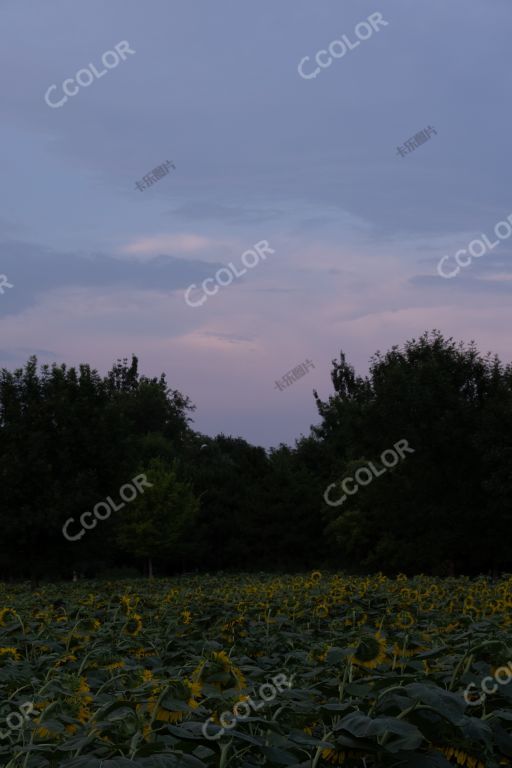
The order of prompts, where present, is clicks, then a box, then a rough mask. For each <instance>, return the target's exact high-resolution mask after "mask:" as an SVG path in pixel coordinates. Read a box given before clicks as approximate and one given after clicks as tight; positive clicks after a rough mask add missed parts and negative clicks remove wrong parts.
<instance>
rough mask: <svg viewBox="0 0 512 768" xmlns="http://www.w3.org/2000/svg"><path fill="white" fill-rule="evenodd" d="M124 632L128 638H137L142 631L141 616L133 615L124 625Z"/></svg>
mask: <svg viewBox="0 0 512 768" xmlns="http://www.w3.org/2000/svg"><path fill="white" fill-rule="evenodd" d="M124 631H125V632H126V634H127V635H130V637H137V635H139V634H140V633H141V631H142V616H141V615H140V614H138V613H134V614H133V615H132V616H130V618H129V619H128V621H127V622H126V624H125V628H124Z"/></svg>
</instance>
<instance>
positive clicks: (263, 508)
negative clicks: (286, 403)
mask: <svg viewBox="0 0 512 768" xmlns="http://www.w3.org/2000/svg"><path fill="white" fill-rule="evenodd" d="M331 381H332V386H333V392H332V394H331V395H330V396H329V397H328V399H327V400H326V401H323V400H321V399H320V397H319V396H318V394H317V392H314V393H313V396H314V397H315V400H316V405H317V408H318V414H319V417H318V423H317V424H315V425H313V426H312V428H311V431H310V434H309V435H307V436H303V437H301V438H300V439H298V440H297V441H296V443H295V445H293V446H287V445H284V444H281V445H279V446H278V447H277V448H275V449H271V450H269V451H266V450H264V449H263V448H261V447H258V446H253V445H250V444H249V443H248V442H247V441H245V440H243V439H241V438H234V437H229V436H226V435H223V434H221V435H218V436H216V437H208V436H205V435H203V434H201V433H199V432H197V431H196V430H194V428H193V420H192V415H193V412H194V406H193V404H192V403H191V402H190V400H189V399H188V397H186V396H185V395H183V394H182V393H181V392H179V391H177V390H174V389H172V388H170V387H169V385H168V383H167V380H166V377H165V376H164V375H162V376H160V378H148V377H146V376H143V375H141V374H140V373H139V370H138V361H137V358H136V357H135V356H134V357H132V359H131V360H130V361H129V360H127V359H124V360H118V361H117V362H116V363H115V365H114V366H113V367H112V370H110V371H109V372H108V374H107V375H106V376H101V375H100V374H99V373H98V372H97V371H96V370H94V369H92V368H91V367H90V366H89V365H80V366H79V367H78V368H74V367H68V366H66V365H64V364H59V365H58V364H53V365H51V366H48V365H43V366H38V363H37V360H36V358H35V357H31V358H30V359H29V360H28V362H27V363H26V365H25V366H24V367H23V368H20V369H17V370H14V371H8V370H6V369H3V370H2V371H1V373H0V479H1V494H2V504H1V507H0V523H1V531H2V533H1V536H0V578H2V579H18V578H30V579H32V581H33V582H36V583H37V581H38V580H40V579H44V578H49V579H57V578H70V574H72V573H73V571H75V572H77V573H79V574H83V575H85V576H91V577H92V576H105V577H113V576H115V575H128V574H132V573H133V574H135V573H136V572H141V573H142V572H144V573H147V574H148V575H151V574H152V573H153V572H155V573H156V574H157V575H170V574H174V573H181V572H189V571H194V570H199V571H216V570H242V569H243V570H276V571H304V570H306V569H310V568H324V569H337V570H345V571H348V572H354V573H365V572H371V571H373V572H375V571H382V572H384V573H387V574H394V573H398V572H403V573H418V572H422V573H433V574H438V575H448V574H452V573H467V574H469V575H472V574H476V573H495V572H498V571H507V570H509V571H510V570H512V557H511V556H510V554H509V551H508V544H507V542H508V532H509V521H510V518H511V516H512V513H511V510H510V503H509V499H510V498H511V492H512V431H511V427H512V366H511V365H510V364H503V363H502V362H501V361H500V360H499V359H498V357H497V356H495V355H491V354H486V355H483V354H482V353H480V352H479V351H478V349H477V348H476V346H475V344H474V343H470V344H465V343H463V342H456V341H454V340H453V339H451V338H445V337H444V336H443V335H442V334H441V333H440V332H439V331H432V332H427V333H425V334H423V335H422V336H421V337H420V338H418V339H412V340H410V341H408V342H406V343H405V344H404V345H402V346H394V347H392V348H391V349H390V350H389V351H387V352H386V353H381V352H377V353H376V354H375V355H374V356H373V357H372V359H371V361H370V367H369V372H368V374H367V375H366V376H358V375H356V373H355V371H354V369H353V367H352V366H351V365H350V364H349V363H348V362H347V361H346V358H345V355H344V354H343V352H341V353H340V356H339V359H336V360H333V363H332V371H331ZM400 440H401V441H404V440H405V441H407V445H409V446H410V447H411V449H412V450H411V453H410V455H408V456H407V458H406V460H404V461H400V462H398V463H397V464H396V465H395V466H392V467H391V468H389V469H387V470H384V468H383V467H382V462H381V457H383V456H384V454H383V452H384V451H386V450H387V449H391V448H393V446H394V445H395V444H396V443H397V441H400ZM368 466H371V467H372V468H373V470H375V471H374V475H375V477H374V478H372V481H371V482H369V481H368V482H367V483H365V484H363V485H362V486H360V487H358V489H357V493H356V492H353V493H352V494H350V495H349V494H347V495H346V497H345V499H344V501H343V502H342V503H340V504H336V505H332V504H328V503H326V500H325V490H326V488H327V487H328V486H329V485H331V486H332V484H335V486H334V487H335V488H338V486H339V487H341V482H342V481H343V479H344V478H347V477H352V478H353V477H354V476H357V477H363V474H362V473H359V474H358V470H359V469H360V468H361V467H368ZM367 474H368V470H367ZM141 476H143V477H144V478H145V485H144V483H143V481H141V480H140V479H139V481H138V482H139V486H140V483H142V487H140V492H139V493H136V494H135V496H134V497H133V499H132V500H130V501H129V502H126V503H123V502H121V501H119V489H122V488H123V487H125V486H127V484H130V482H131V481H132V480H133V478H135V477H138V478H140V477H141ZM365 476H366V475H365ZM139 486H137V487H139ZM345 487H348V486H345ZM351 487H352V486H351ZM125 493H128V492H127V491H126V492H125ZM342 493H343V492H342V491H339V492H338V491H335V492H333V493H332V498H341V496H342ZM121 498H124V496H122V497H121ZM105 499H110V501H111V502H112V505H113V507H112V513H111V514H110V513H109V512H108V511H107V512H106V513H105V512H103V513H102V514H100V512H99V511H97V514H96V513H95V512H94V510H95V508H96V509H97V510H100V509H102V510H105V509H107V510H108V504H106V503H104V504H103V507H101V505H100V506H98V507H96V505H98V504H99V502H104V500H105ZM121 505H122V507H121ZM86 512H88V513H89V514H88V516H84V517H82V516H83V515H84V513H86ZM70 518H72V520H73V523H72V525H71V524H70V525H69V527H68V530H73V536H74V537H75V538H74V540H69V539H68V538H67V537H66V536H65V535H63V527H64V526H65V524H66V521H69V520H70ZM81 519H82V520H83V524H82V523H81ZM86 520H87V523H85V521H86ZM80 531H83V533H81V534H80ZM77 532H78V533H77Z"/></svg>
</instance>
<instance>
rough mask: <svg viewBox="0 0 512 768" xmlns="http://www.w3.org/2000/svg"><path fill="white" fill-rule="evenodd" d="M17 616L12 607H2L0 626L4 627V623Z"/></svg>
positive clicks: (8, 622)
mask: <svg viewBox="0 0 512 768" xmlns="http://www.w3.org/2000/svg"><path fill="white" fill-rule="evenodd" d="M17 618H18V614H17V613H16V611H15V610H14V608H2V610H1V611H0V626H2V627H5V625H6V624H10V623H11V622H12V621H14V620H15V619H17Z"/></svg>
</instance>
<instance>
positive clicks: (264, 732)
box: [0, 572, 512, 768]
mask: <svg viewBox="0 0 512 768" xmlns="http://www.w3.org/2000/svg"><path fill="white" fill-rule="evenodd" d="M0 596H1V602H0V699H1V709H0V765H1V766H5V767H6V768H52V767H53V766H59V767H60V766H65V768H129V766H134V765H138V766H146V768H165V767H166V766H169V767H171V766H183V768H203V767H206V766H208V767H210V766H211V767H212V768H227V766H230V767H232V768H243V767H244V766H247V767H249V766H260V765H267V766H295V767H296V768H299V767H300V768H328V767H329V766H339V765H344V766H361V767H362V768H363V767H365V768H373V767H374V766H389V767H390V768H391V767H392V766H396V768H399V767H400V768H412V767H413V766H414V767H417V768H428V767H429V766H440V767H441V766H448V767H449V766H453V765H462V766H468V768H498V766H502V765H512V684H511V683H510V680H512V671H511V672H510V675H508V674H506V671H507V667H506V665H508V664H509V662H512V616H511V608H512V577H503V578H502V579H499V580H491V579H486V578H480V579H476V580H475V579H466V578H446V579H436V578H432V577H426V576H418V577H415V578H409V579H408V578H407V577H405V576H398V577H397V578H396V579H389V578H387V577H384V576H382V575H376V576H371V577H366V578H363V577H351V576H345V575H336V574H335V575H332V574H321V573H320V572H314V573H311V574H309V575H305V576H304V575H300V576H283V577H276V576H272V575H265V574H261V575H239V576H236V575H215V576H207V575H201V576H184V577H178V578H174V579H169V580H166V581H163V580H147V581H142V580H133V581H115V582H76V583H67V584H58V585H55V584H54V585H51V586H44V587H41V588H40V589H39V590H38V591H37V592H32V593H31V592H30V591H29V589H28V587H27V586H25V585H15V586H11V585H6V584H3V585H0ZM504 669H505V673H504ZM508 669H510V667H509V668H508ZM279 679H286V680H287V681H288V684H287V685H285V686H283V685H277V684H276V685H273V683H272V681H274V682H276V680H279ZM269 691H270V693H269ZM272 691H273V692H272ZM228 715H229V716H228Z"/></svg>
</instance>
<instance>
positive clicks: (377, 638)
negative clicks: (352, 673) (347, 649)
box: [350, 632, 386, 669]
mask: <svg viewBox="0 0 512 768" xmlns="http://www.w3.org/2000/svg"><path fill="white" fill-rule="evenodd" d="M350 658H351V661H352V663H353V664H356V665H357V666H358V667H364V668H365V669H375V667H378V666H379V664H382V662H383V661H384V660H385V658H386V641H385V639H384V637H383V636H382V635H381V634H380V632H376V633H375V634H374V635H363V636H362V637H361V638H360V639H359V642H358V644H357V646H356V649H355V651H354V653H353V655H352V656H351V657H350Z"/></svg>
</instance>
